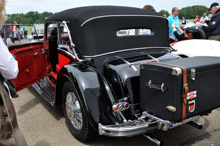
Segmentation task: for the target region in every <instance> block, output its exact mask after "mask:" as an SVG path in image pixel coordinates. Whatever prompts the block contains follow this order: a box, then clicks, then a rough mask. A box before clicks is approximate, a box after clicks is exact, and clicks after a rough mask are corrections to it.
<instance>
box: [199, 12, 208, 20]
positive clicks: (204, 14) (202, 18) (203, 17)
mask: <svg viewBox="0 0 220 146" xmlns="http://www.w3.org/2000/svg"><path fill="white" fill-rule="evenodd" d="M203 20H208V17H207V16H206V13H203V15H202V17H201V18H200V21H203Z"/></svg>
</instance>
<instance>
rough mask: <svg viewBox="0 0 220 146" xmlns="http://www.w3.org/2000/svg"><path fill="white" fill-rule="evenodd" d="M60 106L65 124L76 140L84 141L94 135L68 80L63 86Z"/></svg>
mask: <svg viewBox="0 0 220 146" xmlns="http://www.w3.org/2000/svg"><path fill="white" fill-rule="evenodd" d="M62 108H63V112H64V116H65V118H66V124H67V126H68V128H69V130H70V132H71V133H72V135H73V136H74V137H75V138H76V139H77V140H79V141H81V142H86V141H89V140H91V139H92V138H93V137H94V135H96V134H95V130H94V129H93V128H92V126H91V125H90V123H89V120H88V118H87V116H86V114H85V112H84V110H83V108H82V104H81V103H80V101H79V96H78V93H77V91H76V89H75V87H74V86H73V84H72V83H71V82H70V81H67V82H66V83H65V84H64V86H63V91H62Z"/></svg>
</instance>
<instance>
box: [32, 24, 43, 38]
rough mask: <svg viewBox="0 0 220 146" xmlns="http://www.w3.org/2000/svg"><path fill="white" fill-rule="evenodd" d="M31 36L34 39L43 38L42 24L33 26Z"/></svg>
mask: <svg viewBox="0 0 220 146" xmlns="http://www.w3.org/2000/svg"><path fill="white" fill-rule="evenodd" d="M32 35H33V37H34V38H37V36H38V37H41V38H42V37H43V36H44V24H35V25H34V26H33V27H32Z"/></svg>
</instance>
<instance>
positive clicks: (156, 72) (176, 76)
mask: <svg viewBox="0 0 220 146" xmlns="http://www.w3.org/2000/svg"><path fill="white" fill-rule="evenodd" d="M51 25H53V27H52V28H51ZM44 26H45V28H44V29H45V31H44V33H45V34H44V41H43V42H35V43H27V44H23V45H17V46H11V47H9V50H10V52H11V53H12V54H13V55H14V56H15V57H16V59H17V61H18V66H19V74H18V76H17V78H16V79H14V80H13V81H14V82H15V84H16V89H17V91H19V90H22V89H24V88H26V87H28V86H30V85H32V86H33V87H34V89H35V90H36V91H37V92H38V93H39V94H40V95H41V96H42V97H43V98H44V99H45V100H46V101H47V102H48V103H49V104H51V105H52V106H58V105H61V106H62V110H63V113H64V117H65V119H66V124H67V126H68V128H69V130H70V132H71V133H72V135H73V136H74V137H75V138H76V139H77V140H79V141H82V142H85V141H89V140H93V137H94V136H95V135H96V134H97V133H98V134H99V135H104V136H111V137H123V136H127V137H131V136H135V135H140V134H143V135H144V136H145V137H146V138H148V139H150V140H151V141H153V142H155V143H156V144H157V145H161V144H162V142H161V141H160V140H158V139H156V138H153V137H152V136H150V135H149V133H151V132H153V131H157V130H163V131H167V130H169V129H172V128H175V127H178V126H180V125H182V124H189V125H192V126H194V127H196V128H198V129H201V128H202V125H200V124H199V123H196V122H194V120H196V119H198V118H199V117H201V116H203V115H207V114H209V113H210V112H211V111H212V110H213V109H215V108H217V107H219V106H220V102H219V98H218V97H219V95H220V90H218V85H219V84H220V79H219V72H220V68H218V67H219V66H220V65H219V64H220V59H219V58H207V57H200V58H181V57H180V56H178V55H176V54H173V53H172V51H173V48H172V47H171V46H170V43H169V34H168V20H167V19H166V18H165V17H164V16H163V15H161V14H159V13H157V12H153V11H149V10H143V9H139V8H132V7H120V6H90V7H80V8H73V9H68V10H65V11H62V12H59V13H56V14H54V15H51V16H50V17H48V18H47V19H46V20H45V24H44ZM134 29H136V30H135V31H134V34H133V35H127V32H126V33H124V34H125V35H119V36H118V35H117V34H119V33H120V32H121V31H120V30H134ZM140 29H141V30H145V29H146V30H149V31H148V33H146V35H145V34H144V35H143V33H140V34H139V33H138V30H140ZM118 31H119V33H117V32H118ZM136 34H137V35H136ZM180 66H181V67H180ZM182 66H185V68H183V67H182ZM186 68H187V69H186ZM197 69H198V70H197ZM212 69H214V70H212ZM191 70H192V71H191ZM195 70H196V71H195ZM204 70H205V71H204ZM209 72H211V73H212V74H211V75H210V76H209V78H206V77H207V74H208V73H209ZM186 73H189V74H191V76H190V77H189V75H188V76H187V74H186ZM197 73H198V74H197ZM195 78H196V80H195ZM213 81H215V82H214V83H213ZM211 83H213V84H214V85H213V88H204V85H211ZM188 84H189V85H188ZM197 93H198V94H197ZM205 93H207V94H205ZM197 95H198V97H196V96H197ZM45 124H50V123H45Z"/></svg>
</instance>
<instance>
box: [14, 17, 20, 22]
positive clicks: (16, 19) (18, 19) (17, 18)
mask: <svg viewBox="0 0 220 146" xmlns="http://www.w3.org/2000/svg"><path fill="white" fill-rule="evenodd" d="M14 20H15V21H17V23H21V16H19V15H17V16H15V17H14Z"/></svg>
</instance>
